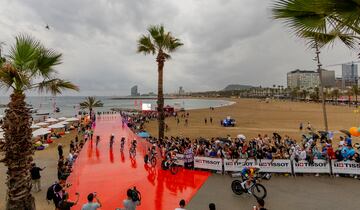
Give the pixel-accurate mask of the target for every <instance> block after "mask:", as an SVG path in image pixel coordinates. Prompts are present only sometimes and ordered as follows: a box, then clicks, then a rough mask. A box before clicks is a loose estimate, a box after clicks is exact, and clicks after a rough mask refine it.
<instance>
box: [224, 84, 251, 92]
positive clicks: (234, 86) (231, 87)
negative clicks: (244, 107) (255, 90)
mask: <svg viewBox="0 0 360 210" xmlns="http://www.w3.org/2000/svg"><path fill="white" fill-rule="evenodd" d="M252 87H253V86H251V85H236V84H231V85H228V86H226V87H225V88H224V90H225V91H229V90H245V89H250V88H252Z"/></svg>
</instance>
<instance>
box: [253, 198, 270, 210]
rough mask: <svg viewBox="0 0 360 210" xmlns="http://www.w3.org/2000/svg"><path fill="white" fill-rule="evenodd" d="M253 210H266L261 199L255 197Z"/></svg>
mask: <svg viewBox="0 0 360 210" xmlns="http://www.w3.org/2000/svg"><path fill="white" fill-rule="evenodd" d="M255 207H256V208H254V210H267V209H266V208H265V201H264V200H263V199H257V206H255Z"/></svg>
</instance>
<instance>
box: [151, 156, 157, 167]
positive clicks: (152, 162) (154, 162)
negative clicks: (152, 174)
mask: <svg viewBox="0 0 360 210" xmlns="http://www.w3.org/2000/svg"><path fill="white" fill-rule="evenodd" d="M150 162H151V166H152V167H155V166H156V157H152V158H151V160H150Z"/></svg>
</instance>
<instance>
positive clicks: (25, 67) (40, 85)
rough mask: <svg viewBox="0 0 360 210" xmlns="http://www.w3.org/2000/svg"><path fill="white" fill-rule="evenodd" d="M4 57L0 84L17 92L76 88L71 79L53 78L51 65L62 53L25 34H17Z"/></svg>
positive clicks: (58, 59) (56, 92)
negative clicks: (5, 57)
mask: <svg viewBox="0 0 360 210" xmlns="http://www.w3.org/2000/svg"><path fill="white" fill-rule="evenodd" d="M7 57H8V59H7V60H6V62H2V63H1V65H0V87H1V88H6V89H13V90H14V92H18V93H23V92H24V91H26V90H32V89H35V90H38V91H39V92H51V93H52V94H60V93H61V92H62V90H65V89H71V90H79V88H78V87H77V86H76V85H74V84H72V83H71V82H69V81H65V80H61V79H58V78H56V77H57V72H56V71H55V69H54V67H55V66H57V65H59V64H60V63H61V57H62V55H61V54H60V53H56V52H55V51H53V50H51V49H47V48H45V47H44V46H43V45H42V44H41V43H40V42H39V41H37V40H35V39H34V38H32V37H30V36H28V35H24V34H21V35H19V36H17V37H16V42H15V44H14V45H13V46H12V47H11V49H10V54H9V55H8V56H7Z"/></svg>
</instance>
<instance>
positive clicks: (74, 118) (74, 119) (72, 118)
mask: <svg viewBox="0 0 360 210" xmlns="http://www.w3.org/2000/svg"><path fill="white" fill-rule="evenodd" d="M74 121H79V119H78V118H76V117H70V118H68V119H66V122H74Z"/></svg>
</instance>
